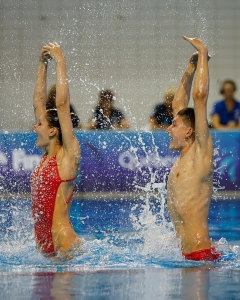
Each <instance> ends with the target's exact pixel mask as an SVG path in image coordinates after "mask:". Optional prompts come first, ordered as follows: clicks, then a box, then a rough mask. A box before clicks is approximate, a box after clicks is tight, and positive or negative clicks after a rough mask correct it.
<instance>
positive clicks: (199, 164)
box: [167, 136, 213, 253]
mask: <svg viewBox="0 0 240 300" xmlns="http://www.w3.org/2000/svg"><path fill="white" fill-rule="evenodd" d="M207 152H208V153H209V155H205V157H204V155H203V153H202V151H201V149H200V147H199V145H198V144H197V142H196V141H195V142H193V144H192V145H191V147H190V148H189V149H188V151H187V152H186V153H185V155H184V156H183V157H181V155H180V157H179V158H178V159H177V161H176V162H175V164H174V165H173V167H172V169H171V172H170V174H169V179H168V188H167V190H168V192H167V194H168V199H167V206H168V211H169V214H170V218H171V220H172V222H173V224H174V227H175V230H176V234H177V237H179V238H180V239H181V242H182V251H183V252H184V253H191V252H194V251H198V250H201V249H209V248H211V240H210V238H209V234H208V220H207V219H208V213H209V207H210V201H211V196H212V174H213V166H212V138H211V136H209V140H208V151H207Z"/></svg>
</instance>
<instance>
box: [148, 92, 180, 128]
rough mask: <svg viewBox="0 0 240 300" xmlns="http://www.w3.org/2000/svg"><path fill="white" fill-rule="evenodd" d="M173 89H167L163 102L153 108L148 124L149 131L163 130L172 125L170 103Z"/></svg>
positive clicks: (173, 93)
mask: <svg viewBox="0 0 240 300" xmlns="http://www.w3.org/2000/svg"><path fill="white" fill-rule="evenodd" d="M175 92H176V90H175V88H173V87H169V88H167V90H166V92H165V95H164V102H163V103H160V104H158V105H156V106H155V108H154V111H153V113H152V114H151V116H150V120H149V122H148V129H149V130H165V129H166V128H167V127H168V126H169V125H171V124H172V119H173V110H172V101H173V99H174V95H175Z"/></svg>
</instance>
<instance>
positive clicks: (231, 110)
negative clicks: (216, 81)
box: [211, 80, 240, 129]
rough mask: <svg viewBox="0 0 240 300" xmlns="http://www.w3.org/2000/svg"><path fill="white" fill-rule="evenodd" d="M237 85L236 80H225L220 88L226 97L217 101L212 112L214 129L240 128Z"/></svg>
mask: <svg viewBox="0 0 240 300" xmlns="http://www.w3.org/2000/svg"><path fill="white" fill-rule="evenodd" d="M236 90H237V87H236V84H235V82H234V81H232V80H225V81H224V82H223V84H222V87H221V89H220V94H222V95H223V97H224V99H223V100H220V101H218V102H216V103H215V104H214V106H213V110H212V113H211V116H212V127H213V128H214V129H234V128H235V129H237V128H240V102H238V101H237V100H236V99H235V98H234V93H235V92H236Z"/></svg>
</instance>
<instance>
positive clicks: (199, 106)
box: [183, 36, 211, 150]
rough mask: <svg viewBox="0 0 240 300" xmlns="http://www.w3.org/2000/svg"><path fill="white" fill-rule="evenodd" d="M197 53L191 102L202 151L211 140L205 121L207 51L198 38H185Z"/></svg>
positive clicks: (207, 86)
mask: <svg viewBox="0 0 240 300" xmlns="http://www.w3.org/2000/svg"><path fill="white" fill-rule="evenodd" d="M183 38H184V39H185V40H187V41H188V42H190V43H191V44H192V45H193V47H195V48H196V49H197V51H198V63H197V68H196V74H195V79H194V84H193V91H192V96H193V101H194V110H195V138H196V142H198V144H199V145H200V147H202V148H203V149H206V150H207V143H208V141H209V138H211V135H210V132H209V127H208V121H207V100H208V94H209V71H208V58H209V56H208V49H207V47H206V46H205V45H204V44H203V42H202V41H201V40H200V39H198V38H187V37H185V36H184V37H183Z"/></svg>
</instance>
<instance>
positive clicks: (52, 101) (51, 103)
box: [46, 84, 83, 129]
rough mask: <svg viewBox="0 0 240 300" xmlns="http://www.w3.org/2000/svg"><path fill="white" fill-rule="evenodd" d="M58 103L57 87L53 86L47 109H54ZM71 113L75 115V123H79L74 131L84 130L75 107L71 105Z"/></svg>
mask: <svg viewBox="0 0 240 300" xmlns="http://www.w3.org/2000/svg"><path fill="white" fill-rule="evenodd" d="M55 102H56V85H55V84H54V85H52V86H51V88H50V90H49V92H48V97H47V101H46V108H47V109H51V108H54V107H55V106H56V105H55ZM70 113H71V114H74V115H75V122H77V126H76V127H75V128H74V129H82V127H83V126H82V123H81V122H80V119H79V117H78V116H77V113H76V111H75V109H74V107H73V105H72V104H71V103H70Z"/></svg>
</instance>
